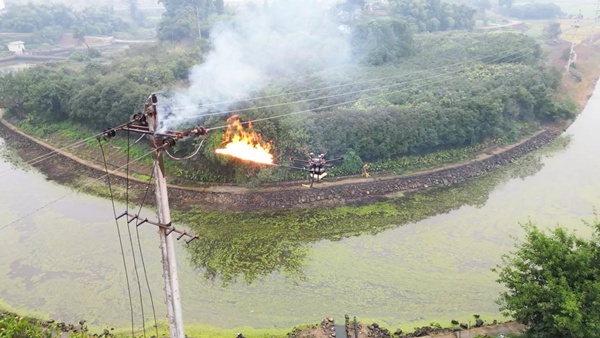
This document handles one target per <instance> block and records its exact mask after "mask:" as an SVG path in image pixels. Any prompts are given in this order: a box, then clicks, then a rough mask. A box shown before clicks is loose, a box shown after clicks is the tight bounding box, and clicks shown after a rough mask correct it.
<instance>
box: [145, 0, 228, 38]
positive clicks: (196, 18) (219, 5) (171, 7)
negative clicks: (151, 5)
mask: <svg viewBox="0 0 600 338" xmlns="http://www.w3.org/2000/svg"><path fill="white" fill-rule="evenodd" d="M159 2H160V3H162V4H163V5H164V6H165V9H166V11H165V13H163V16H162V20H161V22H160V24H159V26H158V30H157V36H158V38H159V39H161V40H165V41H180V40H183V39H189V38H194V37H195V38H199V37H201V36H202V35H203V34H202V30H204V32H205V34H206V32H207V29H208V27H207V26H208V19H209V17H210V16H211V15H213V14H215V15H218V14H223V13H224V12H225V3H224V1H223V0H160V1H159Z"/></svg>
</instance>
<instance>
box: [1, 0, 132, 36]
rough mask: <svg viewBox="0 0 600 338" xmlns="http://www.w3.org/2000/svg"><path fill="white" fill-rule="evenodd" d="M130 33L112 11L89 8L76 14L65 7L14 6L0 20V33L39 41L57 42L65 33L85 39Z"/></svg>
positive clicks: (127, 27) (8, 8) (42, 5)
mask: <svg viewBox="0 0 600 338" xmlns="http://www.w3.org/2000/svg"><path fill="white" fill-rule="evenodd" d="M127 29H129V24H128V23H127V22H125V21H124V20H123V19H121V18H119V17H117V16H116V15H115V13H114V11H113V10H112V9H111V8H109V7H88V8H85V9H83V10H82V11H75V10H73V9H71V8H69V7H67V6H65V5H54V4H53V5H47V4H41V5H35V4H32V3H30V4H27V5H12V6H9V7H7V8H6V11H5V12H4V13H3V14H2V15H1V16H0V30H2V31H8V32H16V33H35V35H36V36H38V39H39V38H41V39H45V40H46V41H50V42H58V40H59V39H60V36H61V34H62V33H63V32H73V31H76V32H80V33H81V34H85V35H112V34H114V33H115V32H117V31H123V30H127Z"/></svg>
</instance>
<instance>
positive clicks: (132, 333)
mask: <svg viewBox="0 0 600 338" xmlns="http://www.w3.org/2000/svg"><path fill="white" fill-rule="evenodd" d="M98 144H99V145H100V150H101V151H102V158H103V159H105V161H104V168H105V169H106V180H107V182H108V190H109V191H110V201H111V203H112V209H113V215H114V217H115V224H116V226H117V234H118V235H119V246H120V247H121V257H122V258H123V267H124V269H125V280H126V281H127V294H128V296H129V310H130V312H131V337H132V338H133V337H134V325H135V324H134V321H133V301H132V299H131V286H130V284H129V271H128V270H127V262H126V260H125V250H124V249H123V240H122V239H121V229H120V228H119V221H118V219H117V209H116V208H115V200H114V197H113V192H112V185H111V184H110V174H109V173H108V166H107V165H106V156H104V148H103V147H102V141H101V140H100V139H98ZM127 228H128V229H129V227H127ZM130 237H131V236H130ZM134 256H135V253H134Z"/></svg>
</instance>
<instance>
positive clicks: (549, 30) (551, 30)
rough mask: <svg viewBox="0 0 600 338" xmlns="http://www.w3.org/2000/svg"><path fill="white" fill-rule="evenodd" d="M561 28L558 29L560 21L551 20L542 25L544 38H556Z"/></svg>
mask: <svg viewBox="0 0 600 338" xmlns="http://www.w3.org/2000/svg"><path fill="white" fill-rule="evenodd" d="M561 33H562V30H561V29H560V22H558V21H552V22H549V23H548V24H547V25H545V26H544V36H545V37H546V39H558V37H559V36H560V34H561Z"/></svg>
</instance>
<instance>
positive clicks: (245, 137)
mask: <svg viewBox="0 0 600 338" xmlns="http://www.w3.org/2000/svg"><path fill="white" fill-rule="evenodd" d="M227 124H228V126H227V132H225V134H223V143H226V144H225V147H224V148H219V149H216V150H215V153H217V154H221V155H229V156H233V157H236V158H239V159H242V160H247V161H252V162H257V163H264V164H273V155H271V154H270V152H271V144H270V143H268V142H264V141H263V140H262V136H261V135H260V134H258V133H256V132H255V131H254V130H253V129H252V123H248V128H247V129H244V126H243V125H242V124H241V123H240V120H239V119H238V116H237V115H233V116H232V117H230V118H228V119H227Z"/></svg>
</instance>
